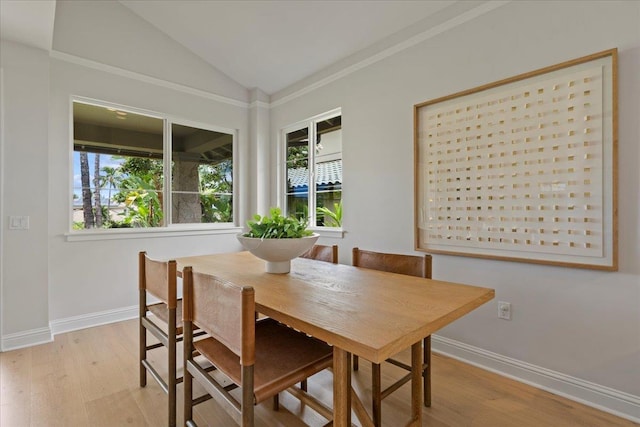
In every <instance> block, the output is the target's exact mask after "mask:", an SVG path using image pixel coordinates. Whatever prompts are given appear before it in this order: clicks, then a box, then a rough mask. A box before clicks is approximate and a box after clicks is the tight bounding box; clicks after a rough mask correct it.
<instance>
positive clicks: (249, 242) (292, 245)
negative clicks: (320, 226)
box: [236, 233, 320, 273]
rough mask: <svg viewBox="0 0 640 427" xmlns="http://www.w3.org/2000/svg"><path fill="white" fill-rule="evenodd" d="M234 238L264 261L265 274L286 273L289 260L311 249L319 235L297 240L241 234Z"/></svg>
mask: <svg viewBox="0 0 640 427" xmlns="http://www.w3.org/2000/svg"><path fill="white" fill-rule="evenodd" d="M236 237H237V238H238V241H240V243H241V244H242V246H244V248H245V249H246V250H248V251H249V252H251V253H252V254H253V255H255V256H257V257H258V258H260V259H263V260H265V261H266V271H267V273H288V272H289V271H290V270H291V260H292V259H294V258H296V257H298V256H300V255H302V254H303V253H305V252H306V251H308V250H309V249H311V247H312V246H313V245H314V244H315V243H316V241H317V240H318V237H320V235H319V234H317V233H314V234H312V235H311V236H306V237H300V238H297V239H260V238H257V237H245V236H243V235H242V234H238V235H237V236H236Z"/></svg>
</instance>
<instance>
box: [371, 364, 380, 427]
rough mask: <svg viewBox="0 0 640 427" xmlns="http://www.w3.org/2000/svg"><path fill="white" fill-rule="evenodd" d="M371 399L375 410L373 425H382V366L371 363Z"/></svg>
mask: <svg viewBox="0 0 640 427" xmlns="http://www.w3.org/2000/svg"><path fill="white" fill-rule="evenodd" d="M371 380H372V384H371V397H372V400H373V402H372V409H373V425H374V426H375V427H380V426H381V425H382V378H381V375H380V364H378V363H371Z"/></svg>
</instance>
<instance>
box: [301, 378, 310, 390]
mask: <svg viewBox="0 0 640 427" xmlns="http://www.w3.org/2000/svg"><path fill="white" fill-rule="evenodd" d="M300 390H304V391H308V390H307V380H302V381H300Z"/></svg>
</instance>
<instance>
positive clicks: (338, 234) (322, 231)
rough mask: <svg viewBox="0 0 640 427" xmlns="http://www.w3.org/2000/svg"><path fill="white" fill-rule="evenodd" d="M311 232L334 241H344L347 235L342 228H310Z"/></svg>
mask: <svg viewBox="0 0 640 427" xmlns="http://www.w3.org/2000/svg"><path fill="white" fill-rule="evenodd" d="M309 230H311V231H313V232H314V233H318V234H319V235H320V237H329V238H332V239H342V238H343V237H344V233H345V232H344V230H343V229H342V228H337V227H309Z"/></svg>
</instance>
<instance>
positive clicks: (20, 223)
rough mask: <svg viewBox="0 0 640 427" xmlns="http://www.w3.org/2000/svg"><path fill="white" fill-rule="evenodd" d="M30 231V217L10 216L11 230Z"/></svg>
mask: <svg viewBox="0 0 640 427" xmlns="http://www.w3.org/2000/svg"><path fill="white" fill-rule="evenodd" d="M28 229H29V217H28V216H10V217H9V230H28Z"/></svg>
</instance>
